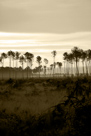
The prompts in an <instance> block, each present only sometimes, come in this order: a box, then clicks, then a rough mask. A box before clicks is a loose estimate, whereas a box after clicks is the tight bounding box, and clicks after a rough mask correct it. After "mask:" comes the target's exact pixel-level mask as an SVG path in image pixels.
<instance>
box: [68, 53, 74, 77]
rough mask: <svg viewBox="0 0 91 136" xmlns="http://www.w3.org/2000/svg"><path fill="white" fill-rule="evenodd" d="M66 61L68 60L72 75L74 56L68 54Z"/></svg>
mask: <svg viewBox="0 0 91 136" xmlns="http://www.w3.org/2000/svg"><path fill="white" fill-rule="evenodd" d="M68 62H69V64H71V74H72V75H73V63H74V56H73V54H72V53H69V54H68Z"/></svg>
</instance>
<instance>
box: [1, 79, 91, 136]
mask: <svg viewBox="0 0 91 136" xmlns="http://www.w3.org/2000/svg"><path fill="white" fill-rule="evenodd" d="M90 99H91V77H81V78H80V77H79V78H70V77H68V78H56V79H55V78H54V79H52V78H51V79H50V78H31V79H27V80H26V79H18V80H14V79H9V80H1V81H0V135H2V134H3V136H9V135H13V136H16V135H17V136H30V135H31V136H64V135H65V136H69V135H70V136H81V135H82V136H90V135H91V130H90V128H91V124H89V122H91V116H90V115H91V100H90ZM79 120H80V121H79ZM77 126H79V127H77ZM84 128H85V131H84V132H83V131H82V129H84Z"/></svg>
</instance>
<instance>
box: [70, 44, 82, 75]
mask: <svg viewBox="0 0 91 136" xmlns="http://www.w3.org/2000/svg"><path fill="white" fill-rule="evenodd" d="M71 51H72V54H73V58H74V61H75V63H76V75H79V69H78V62H79V60H80V58H81V49H79V48H78V47H74V48H73V49H72V50H71Z"/></svg>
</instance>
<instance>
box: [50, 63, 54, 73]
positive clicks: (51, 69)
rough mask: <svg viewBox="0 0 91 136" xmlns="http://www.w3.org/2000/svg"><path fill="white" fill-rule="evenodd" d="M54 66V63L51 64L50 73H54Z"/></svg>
mask: <svg viewBox="0 0 91 136" xmlns="http://www.w3.org/2000/svg"><path fill="white" fill-rule="evenodd" d="M53 67H54V65H53V64H51V65H50V74H51V75H52V71H53Z"/></svg>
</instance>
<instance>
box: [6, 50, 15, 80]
mask: <svg viewBox="0 0 91 136" xmlns="http://www.w3.org/2000/svg"><path fill="white" fill-rule="evenodd" d="M7 56H8V57H9V78H11V71H10V70H11V61H12V58H13V63H14V57H15V53H14V52H13V51H11V50H10V51H8V53H7Z"/></svg>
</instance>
